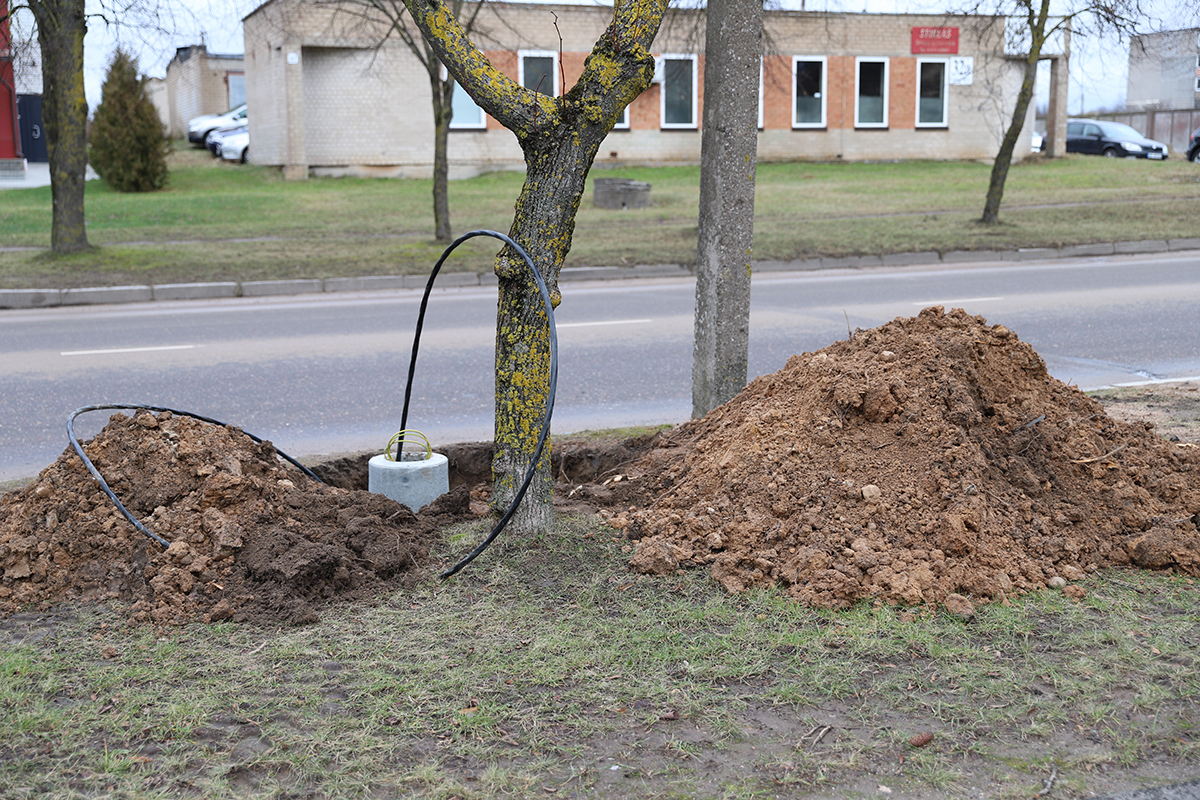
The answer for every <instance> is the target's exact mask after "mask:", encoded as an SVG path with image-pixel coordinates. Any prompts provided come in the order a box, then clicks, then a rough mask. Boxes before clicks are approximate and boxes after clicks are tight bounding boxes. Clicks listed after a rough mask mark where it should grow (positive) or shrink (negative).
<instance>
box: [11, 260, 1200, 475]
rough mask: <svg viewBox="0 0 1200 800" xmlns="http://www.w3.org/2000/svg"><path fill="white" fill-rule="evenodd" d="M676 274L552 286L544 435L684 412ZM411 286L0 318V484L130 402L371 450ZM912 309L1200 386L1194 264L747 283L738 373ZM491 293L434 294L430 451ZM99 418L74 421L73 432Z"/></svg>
mask: <svg viewBox="0 0 1200 800" xmlns="http://www.w3.org/2000/svg"><path fill="white" fill-rule="evenodd" d="M693 293H694V287H693V284H692V283H691V282H690V281H680V280H660V281H625V282H612V283H605V284H571V283H568V284H565V285H564V287H563V294H564V302H563V304H562V306H561V307H560V308H559V310H558V312H557V314H556V318H557V322H558V330H559V340H560V377H559V391H558V402H557V405H556V408H555V426H554V429H555V431H556V432H560V433H565V432H570V431H575V430H582V429H588V428H604V427H612V426H619V425H632V424H649V423H660V422H678V421H681V420H683V419H685V418H686V417H687V415H688V414H689V413H690V410H691V388H690V380H691V347H692V345H691V342H692V304H693ZM419 300H420V295H419V293H418V292H415V291H396V292H374V293H362V294H349V293H347V294H325V295H312V296H304V297H286V298H262V299H238V300H222V301H211V302H209V301H191V302H177V303H148V304H140V305H127V306H92V307H72V308H53V309H38V310H29V311H0V354H2V355H0V389H2V391H0V480H9V479H13V478H22V477H28V476H32V475H34V474H36V473H37V472H38V471H39V470H40V469H41V468H42V467H44V466H45V465H46V464H48V463H50V462H51V461H53V459H54V458H55V457H57V455H58V454H59V453H61V452H62V450H63V448H64V447H65V446H66V436H65V432H64V425H65V421H66V418H67V415H68V414H69V413H70V412H71V411H72V410H73V409H75V408H77V407H80V406H84V405H92V404H100V403H117V402H127V403H149V404H153V405H161V406H168V407H175V408H181V409H185V410H189V411H193V412H196V413H199V414H203V415H205V416H211V417H215V418H217V419H221V420H224V421H226V422H230V423H233V424H236V425H240V426H241V427H243V428H244V429H245V430H247V431H249V432H251V433H254V434H257V435H259V436H262V437H264V438H268V439H271V440H272V441H273V442H275V444H276V445H277V446H278V447H280V448H282V449H283V450H285V451H287V452H289V453H291V454H292V455H295V456H305V455H316V454H327V453H335V452H345V451H358V450H366V449H372V448H382V446H383V445H384V443H385V442H386V441H387V438H388V436H389V435H390V434H391V433H392V432H394V430H395V428H396V426H397V425H398V424H399V417H400V408H401V404H402V401H403V388H404V379H405V375H406V371H407V368H408V360H409V352H410V350H411V346H412V329H413V326H414V324H415V320H416V314H417V307H418V303H419ZM929 305H944V306H945V307H946V308H947V309H949V308H953V307H963V308H966V309H967V310H968V311H970V312H971V313H975V314H982V315H983V316H985V317H986V318H987V319H988V320H989V321H990V322H993V323H1003V324H1004V325H1006V326H1008V327H1009V328H1011V329H1013V330H1014V331H1016V332H1017V333H1018V335H1020V336H1021V338H1022V339H1024V340H1025V341H1028V342H1030V343H1031V344H1032V345H1033V346H1034V347H1035V348H1036V349H1037V350H1038V352H1039V353H1041V354H1042V356H1043V357H1044V358H1045V359H1046V361H1047V363H1048V365H1049V367H1050V371H1051V373H1052V374H1053V375H1055V377H1057V378H1059V379H1061V380H1064V381H1067V382H1070V383H1074V384H1076V385H1078V386H1080V387H1081V388H1083V389H1090V388H1098V387H1101V386H1106V385H1111V384H1118V383H1128V382H1137V381H1145V380H1155V379H1170V378H1181V377H1191V376H1197V375H1200V326H1197V325H1196V320H1197V319H1198V318H1200V254H1197V253H1182V254H1180V253H1172V254H1164V255H1162V256H1131V257H1106V258H1094V259H1084V260H1072V261H1054V262H1045V263H1024V264H996V265H974V266H970V267H966V268H961V269H956V268H946V267H934V268H902V269H874V270H863V271H829V272H816V273H813V272H807V273H765V274H762V275H759V276H756V278H755V281H754V290H753V299H752V311H751V353H750V372H751V374H752V375H760V374H764V373H767V372H772V371H774V370H777V369H779V368H780V367H782V366H783V364H784V362H785V361H786V360H787V358H788V357H789V356H791V355H794V354H796V353H800V352H805V351H811V350H816V349H819V348H821V347H824V346H825V345H828V344H830V343H832V342H833V341H836V340H838V339H841V338H845V337H846V335H847V330H848V328H869V327H873V326H876V325H879V324H881V323H883V322H886V321H888V320H890V319H893V318H895V317H897V316H912V315H914V314H916V313H917V312H918V311H919V310H920V309H921V308H923V307H925V306H929ZM494 314H495V290H494V289H481V288H472V289H447V290H438V291H436V292H435V293H434V296H433V298H432V300H431V303H430V309H429V315H428V319H427V322H426V328H425V333H424V336H423V339H422V350H421V357H420V360H419V362H418V369H417V381H416V386H415V394H414V400H413V412H412V415H411V418H410V424H411V426H412V427H417V428H420V429H422V430H424V431H426V432H427V433H428V434H429V435H430V438H431V439H433V440H434V442H435V443H436V442H448V441H462V440H468V439H479V438H488V437H490V435H491V415H492V411H491V408H492V397H493V392H492V376H491V369H492V363H491V362H492V348H493V324H494ZM105 418H106V415H105V414H104V413H95V414H91V415H89V416H88V417H86V418H84V419H83V420H82V421H81V423H80V424H79V426H78V429H79V430H80V432H81V433H82V434H83V435H85V436H88V435H92V434H93V433H94V432H95V431H96V430H98V429H99V427H100V426H101V425H102V424H103V422H104V419H105Z"/></svg>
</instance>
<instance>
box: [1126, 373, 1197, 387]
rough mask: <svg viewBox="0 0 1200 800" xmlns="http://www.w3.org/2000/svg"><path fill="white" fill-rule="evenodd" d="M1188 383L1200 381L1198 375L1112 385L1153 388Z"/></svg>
mask: <svg viewBox="0 0 1200 800" xmlns="http://www.w3.org/2000/svg"><path fill="white" fill-rule="evenodd" d="M1188 381H1200V375H1192V376H1191V377H1188V378H1156V379H1154V380H1151V381H1134V382H1133V383H1114V384H1113V386H1120V387H1122V388H1124V387H1127V386H1154V385H1155V384H1159V383H1187V382H1188Z"/></svg>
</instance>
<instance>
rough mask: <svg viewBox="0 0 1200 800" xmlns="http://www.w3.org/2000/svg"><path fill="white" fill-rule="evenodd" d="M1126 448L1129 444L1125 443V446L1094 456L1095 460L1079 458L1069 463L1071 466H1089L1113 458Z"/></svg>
mask: <svg viewBox="0 0 1200 800" xmlns="http://www.w3.org/2000/svg"><path fill="white" fill-rule="evenodd" d="M1128 446H1129V442H1126V443H1125V444H1123V445H1121V446H1120V447H1118V448H1117V449H1116V450H1110V451H1109V452H1107V453H1105V454H1104V455H1102V456H1096V457H1095V458H1081V459H1078V460H1076V459H1074V458H1073V459H1071V463H1072V464H1091V463H1093V462H1095V461H1103V460H1104V459H1106V458H1112V457H1113V456H1115V455H1116V454H1117V453H1119V452H1121V451H1122V450H1124V449H1125V448H1126V447H1128Z"/></svg>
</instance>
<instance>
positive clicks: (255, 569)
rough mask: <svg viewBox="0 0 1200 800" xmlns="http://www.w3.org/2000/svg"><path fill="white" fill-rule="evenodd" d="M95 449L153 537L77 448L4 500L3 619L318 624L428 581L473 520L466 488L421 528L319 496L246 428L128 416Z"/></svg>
mask: <svg viewBox="0 0 1200 800" xmlns="http://www.w3.org/2000/svg"><path fill="white" fill-rule="evenodd" d="M85 449H86V451H87V453H88V456H89V457H90V458H91V459H92V461H93V462H94V463H95V465H96V467H97V469H99V470H100V473H101V474H102V475H103V476H104V477H105V479H106V480H107V481H108V483H109V485H110V486H111V487H112V489H113V490H114V491H115V492H116V494H117V496H118V497H120V498H122V502H124V503H125V504H126V506H127V507H128V508H129V510H130V512H131V513H133V515H134V516H136V517H137V518H138V519H139V520H141V521H142V523H143V524H145V525H146V527H147V528H149V529H150V530H151V531H153V532H154V533H155V534H157V535H158V536H161V537H162V538H164V539H166V540H167V541H169V542H170V543H171V545H170V547H169V548H167V549H164V548H163V547H162V546H161V545H159V544H157V543H156V542H153V541H151V540H150V539H149V538H147V537H146V536H144V535H143V534H141V533H139V532H138V531H137V530H135V529H134V528H133V526H132V525H130V524H129V522H128V521H127V520H126V519H125V518H124V517H123V516H121V515H120V513H119V512H118V511H117V509H116V507H115V506H113V504H112V503H111V501H110V500H109V499H108V498H107V497H105V496H104V494H103V493H102V492H101V491H100V489H99V487H98V486H97V484H96V482H95V480H94V479H93V478H92V476H91V475H90V474H89V473H88V471H87V469H86V468H85V467H84V465H83V462H82V461H81V460H80V459H79V457H78V456H77V455H76V454H75V452H74V450H72V449H70V448H68V449H67V450H66V451H65V452H64V453H63V455H62V456H60V457H59V459H58V461H56V462H55V463H54V464H52V465H51V466H49V467H47V468H46V469H45V470H43V471H42V473H41V474H40V475H39V476H38V479H37V480H36V481H34V482H33V483H32V484H30V485H29V486H26V487H25V488H24V489H21V490H20V491H16V492H10V493H8V494H6V495H4V496H3V498H0V573H2V574H0V614H7V613H11V612H13V611H16V610H18V609H20V608H23V607H26V606H30V605H35V606H38V607H41V608H46V607H48V606H49V604H50V603H52V602H57V601H62V600H88V599H105V598H109V599H117V598H120V599H124V600H128V601H130V602H131V603H132V614H133V619H134V621H135V622H149V623H155V624H179V623H184V622H188V621H192V620H200V621H215V620H222V619H233V620H237V621H249V622H256V623H260V624H280V623H282V624H298V623H305V622H311V621H314V620H315V619H316V618H317V612H316V609H317V608H318V607H319V606H320V605H321V604H322V603H325V602H328V601H329V600H331V599H334V598H345V599H349V598H357V597H365V596H370V595H372V594H377V593H380V592H382V591H385V590H386V589H387V588H389V587H391V586H394V585H396V584H398V583H402V582H404V581H405V580H408V579H411V577H412V576H413V575H414V574H415V573H416V572H417V571H419V569H420V567H421V565H422V564H423V563H424V562H425V560H426V558H427V556H428V553H429V548H430V545H431V544H432V542H433V541H434V539H435V537H436V536H437V529H438V527H439V526H441V525H444V524H446V523H448V522H450V521H454V520H457V519H462V518H464V517H466V516H467V515H468V513H469V511H468V505H469V497H468V494H467V491H466V489H465V488H464V489H459V490H456V491H454V492H452V493H451V494H449V495H446V496H445V497H443V498H441V499H440V500H439V501H437V502H436V503H434V504H433V505H432V506H430V507H429V508H427V509H426V510H425V511H423V512H422V513H421V514H420V515H414V514H413V513H412V512H411V511H409V510H408V509H407V508H405V507H404V506H401V505H399V504H397V503H394V502H392V501H391V500H388V499H387V498H385V497H382V496H380V495H374V494H370V493H368V492H364V491H347V490H344V489H338V488H334V487H331V486H326V485H323V484H320V483H317V482H315V481H311V480H310V479H308V478H307V477H305V476H304V475H303V474H302V473H300V472H299V471H298V470H295V469H289V468H285V465H284V464H283V463H281V462H280V461H279V460H278V459H277V458H276V455H275V449H274V448H273V447H272V446H271V445H270V444H269V443H262V444H259V443H256V442H254V441H253V440H252V439H250V438H249V437H248V436H246V435H245V434H243V433H242V432H241V431H239V430H237V429H236V428H222V427H217V426H214V425H210V424H208V423H204V422H200V421H198V420H195V419H192V418H190V417H182V416H172V415H171V414H169V413H162V414H158V415H154V414H151V413H149V412H146V411H139V412H138V413H137V414H136V415H135V416H133V417H127V416H125V415H122V414H117V415H114V416H113V417H112V419H111V420H110V422H109V423H108V425H107V426H105V428H104V430H103V431H102V432H101V433H100V434H99V435H98V436H97V437H96V438H95V439H94V440H92V441H91V442H89V443H87V444H86V446H85Z"/></svg>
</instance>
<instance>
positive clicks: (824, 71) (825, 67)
mask: <svg viewBox="0 0 1200 800" xmlns="http://www.w3.org/2000/svg"><path fill="white" fill-rule="evenodd" d="M809 61H816V62H819V63H820V64H821V121H820V122H799V121H797V120H796V67H797V66H798V65H799V64H801V63H802V62H809ZM856 69H857V67H856ZM857 74H858V73H857V72H856V73H855V75H856V76H857ZM855 80H856V81H857V77H856V78H855ZM828 87H829V59H828V57H826V56H792V97H791V103H790V105H791V106H792V130H805V129H810V130H811V129H815V128H827V127H829V116H828V108H829V106H828V103H829V88H828ZM857 97H858V95H857V94H856V95H855V98H856V99H855V110H856V111H857V110H858V108H857Z"/></svg>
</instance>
